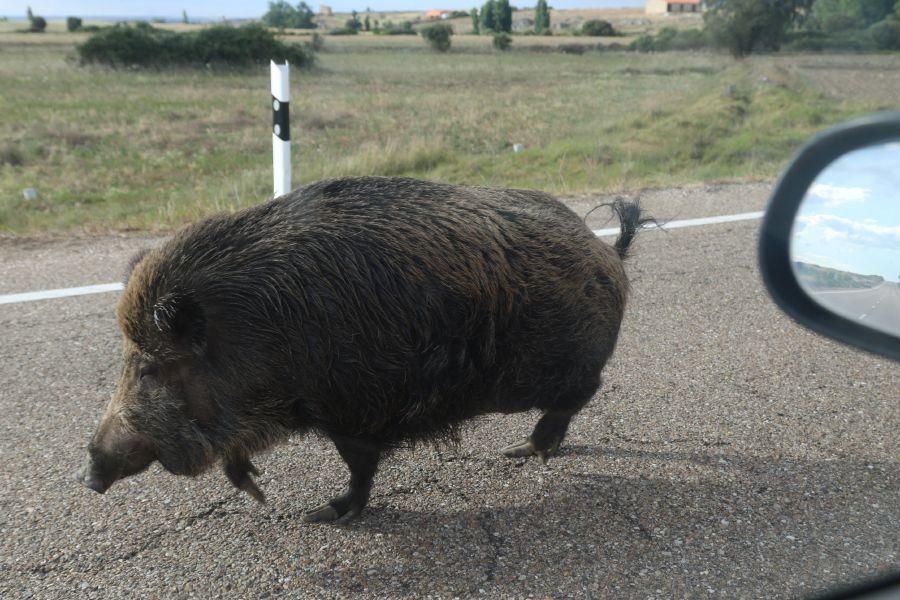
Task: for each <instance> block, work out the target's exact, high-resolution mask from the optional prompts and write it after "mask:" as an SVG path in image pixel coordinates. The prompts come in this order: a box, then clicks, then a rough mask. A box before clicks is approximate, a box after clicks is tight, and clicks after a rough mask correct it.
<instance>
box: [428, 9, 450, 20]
mask: <svg viewBox="0 0 900 600" xmlns="http://www.w3.org/2000/svg"><path fill="white" fill-rule="evenodd" d="M449 17H450V11H449V10H429V11H428V12H426V13H425V18H426V19H428V20H429V21H435V20H437V19H447V18H449Z"/></svg>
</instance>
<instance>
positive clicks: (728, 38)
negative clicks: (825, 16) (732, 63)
mask: <svg viewBox="0 0 900 600" xmlns="http://www.w3.org/2000/svg"><path fill="white" fill-rule="evenodd" d="M814 1H815V0H708V2H707V11H706V14H704V15H703V23H704V30H705V31H706V33H707V34H709V36H710V38H711V39H712V40H713V41H714V42H715V43H716V44H718V45H720V46H723V47H725V48H728V50H729V51H730V52H731V54H732V55H733V56H734V57H735V58H742V57H744V56H747V55H748V54H751V53H752V52H753V51H754V50H757V49H760V48H761V49H765V50H778V49H779V48H780V47H781V43H782V42H783V41H784V38H785V35H786V34H787V31H788V29H789V28H790V27H791V26H793V25H794V24H795V23H798V22H800V21H802V20H803V19H804V18H805V16H806V15H807V14H808V11H809V8H810V7H811V6H812V4H813V2H814Z"/></svg>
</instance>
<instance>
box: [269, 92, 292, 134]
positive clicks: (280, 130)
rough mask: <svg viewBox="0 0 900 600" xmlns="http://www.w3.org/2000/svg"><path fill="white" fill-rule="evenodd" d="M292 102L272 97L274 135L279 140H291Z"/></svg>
mask: <svg viewBox="0 0 900 600" xmlns="http://www.w3.org/2000/svg"><path fill="white" fill-rule="evenodd" d="M289 104H290V102H282V101H281V100H279V99H278V98H276V97H275V96H272V133H274V134H275V135H276V136H277V137H278V139H280V140H284V141H288V140H290V139H291V118H290V107H289V106H288V105H289Z"/></svg>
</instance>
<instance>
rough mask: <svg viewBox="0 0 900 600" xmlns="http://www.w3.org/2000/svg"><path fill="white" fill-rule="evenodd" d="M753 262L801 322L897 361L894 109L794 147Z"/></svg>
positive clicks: (899, 223)
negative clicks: (794, 150)
mask: <svg viewBox="0 0 900 600" xmlns="http://www.w3.org/2000/svg"><path fill="white" fill-rule="evenodd" d="M759 260H760V268H761V270H762V276H763V280H764V281H765V284H766V287H767V288H768V290H769V293H770V294H771V295H772V298H773V299H774V300H775V302H776V304H778V306H779V307H781V309H782V310H784V311H785V312H786V313H787V314H788V315H790V316H791V317H793V318H794V319H795V320H797V321H798V322H799V323H800V324H802V325H805V326H806V327H808V328H810V329H812V330H813V331H816V332H818V333H821V334H824V335H826V336H828V337H831V338H833V339H836V340H839V341H841V342H844V343H847V344H851V345H853V346H856V347H859V348H862V349H864V350H867V351H869V352H873V353H875V354H880V355H882V356H887V357H889V358H893V359H894V360H900V113H885V114H877V115H873V116H869V117H866V118H863V119H859V120H855V121H851V122H848V123H844V124H842V125H839V126H837V127H835V128H833V129H830V130H828V131H826V132H824V133H822V134H820V135H818V136H816V137H815V138H813V139H812V140H811V141H810V142H809V143H807V144H806V145H805V146H804V147H803V148H802V149H801V150H800V152H799V153H798V154H797V156H796V157H795V158H794V160H793V162H792V163H791V164H790V166H788V168H787V170H786V171H785V172H784V174H783V175H782V176H781V179H780V180H779V181H778V184H777V185H776V187H775V191H774V193H773V195H772V199H771V201H770V204H769V207H768V209H767V211H766V214H765V217H764V220H763V226H762V231H761V234H760V241H759Z"/></svg>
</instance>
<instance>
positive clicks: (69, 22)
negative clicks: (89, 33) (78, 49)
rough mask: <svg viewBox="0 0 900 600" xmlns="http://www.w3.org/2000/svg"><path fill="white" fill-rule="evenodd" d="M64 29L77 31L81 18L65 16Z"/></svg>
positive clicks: (79, 27)
mask: <svg viewBox="0 0 900 600" xmlns="http://www.w3.org/2000/svg"><path fill="white" fill-rule="evenodd" d="M66 29H68V30H69V31H78V30H79V29H81V19H79V18H78V17H67V18H66Z"/></svg>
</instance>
